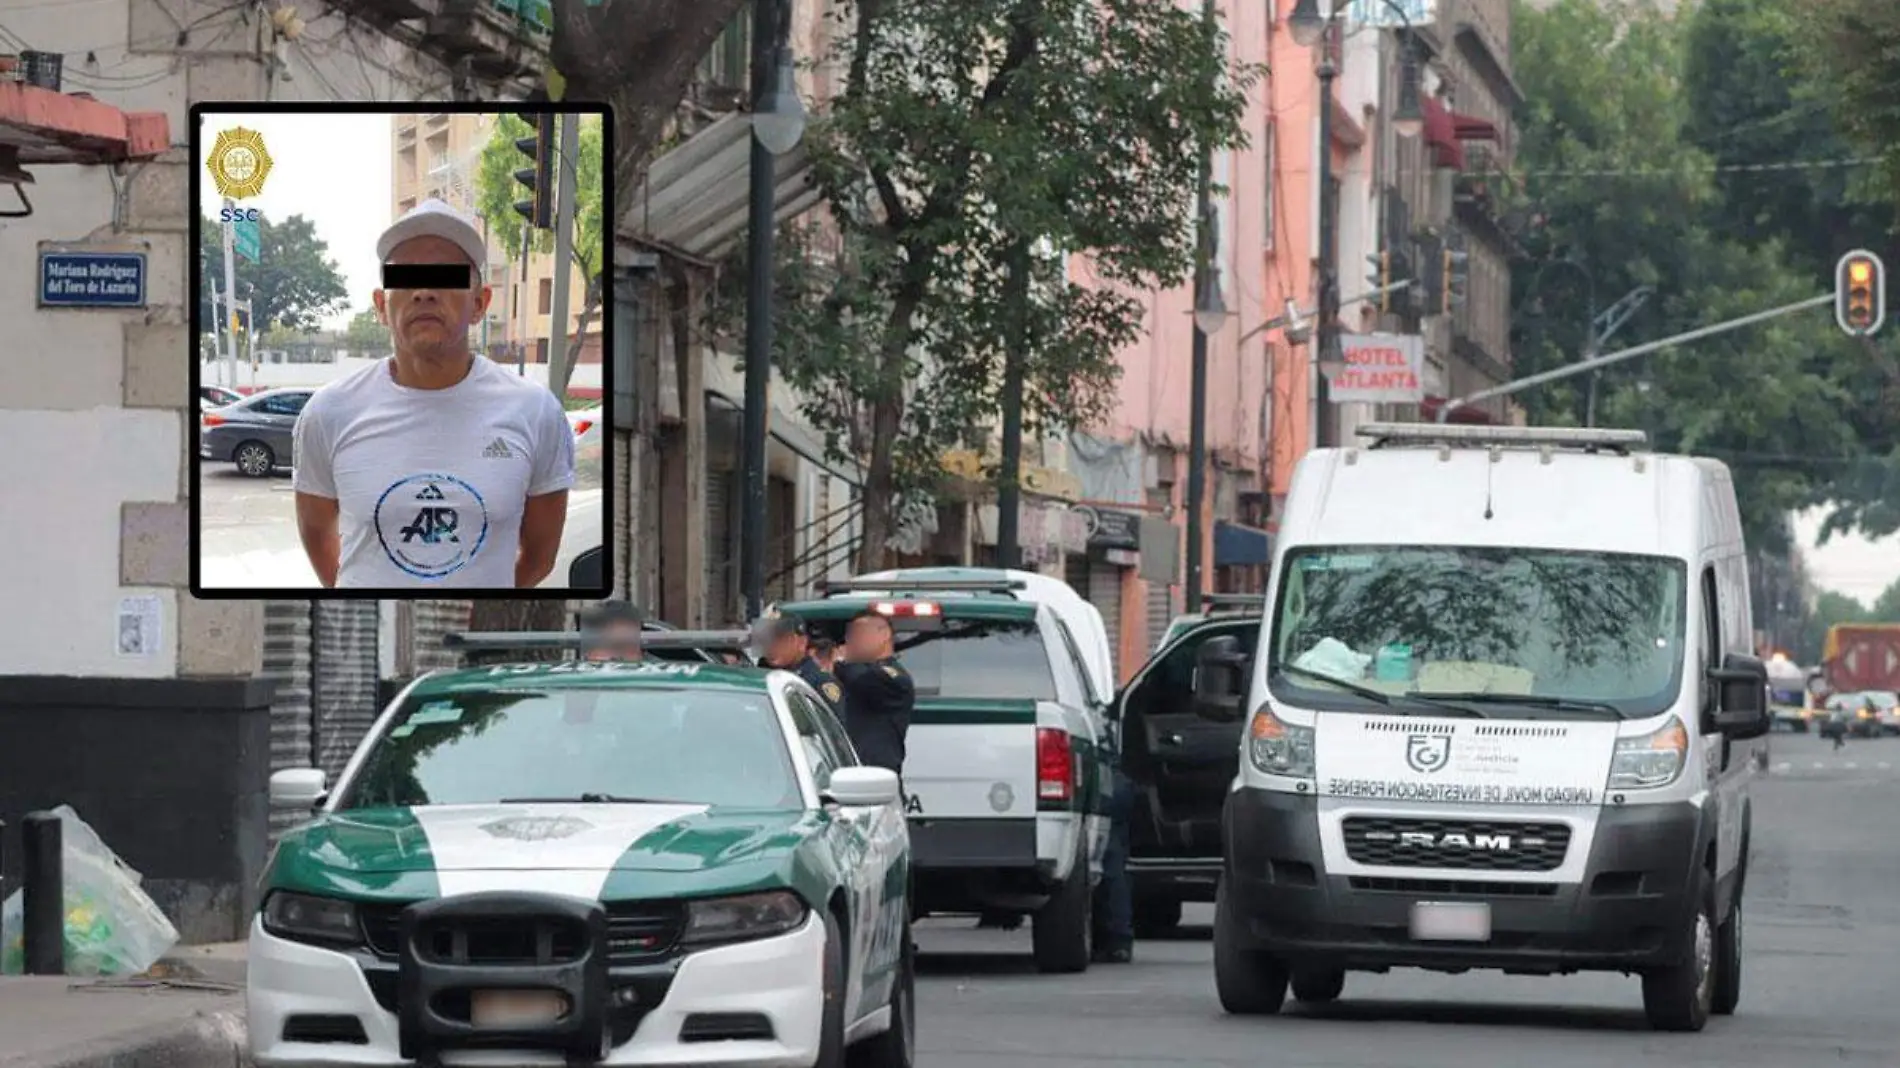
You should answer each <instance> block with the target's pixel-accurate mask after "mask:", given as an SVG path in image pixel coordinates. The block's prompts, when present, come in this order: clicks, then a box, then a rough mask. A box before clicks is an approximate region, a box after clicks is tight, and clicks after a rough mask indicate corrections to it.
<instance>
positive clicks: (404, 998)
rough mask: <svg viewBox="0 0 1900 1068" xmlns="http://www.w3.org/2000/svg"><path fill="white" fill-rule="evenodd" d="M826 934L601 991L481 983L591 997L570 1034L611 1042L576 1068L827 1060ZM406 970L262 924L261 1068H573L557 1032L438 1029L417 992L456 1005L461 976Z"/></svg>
mask: <svg viewBox="0 0 1900 1068" xmlns="http://www.w3.org/2000/svg"><path fill="white" fill-rule="evenodd" d="M454 900H456V899H445V901H454ZM580 904H582V905H583V906H587V905H590V903H585V902H583V903H580ZM824 940H825V930H824V923H823V920H822V919H821V918H819V917H817V916H814V917H812V918H811V919H810V920H809V921H808V922H807V923H806V924H805V925H804V926H803V927H801V928H799V929H798V930H797V931H794V932H792V933H790V934H786V935H781V936H779V937H776V938H768V939H762V940H759V941H756V942H747V943H742V944H739V945H732V946H723V947H719V948H714V949H705V950H699V951H697V952H693V953H689V954H687V955H685V956H684V957H677V958H674V959H671V960H668V961H665V962H662V963H657V964H653V965H646V966H641V967H631V968H625V967H616V966H611V965H609V966H605V967H603V968H602V970H601V978H600V979H599V981H598V982H597V983H596V981H595V980H594V979H591V978H586V977H580V978H576V977H568V976H541V977H539V978H538V979H537V978H534V977H530V976H528V975H527V974H526V972H525V971H521V972H516V973H514V974H500V973H501V972H502V971H504V970H503V969H499V968H495V969H488V972H489V974H487V975H478V976H476V981H477V982H478V983H483V984H484V985H488V984H499V985H498V986H497V987H496V988H498V989H522V988H526V987H532V986H537V985H538V986H542V987H543V988H548V987H550V986H552V987H555V988H558V989H561V990H562V991H563V992H564V993H567V994H569V995H570V996H575V995H578V996H580V997H582V998H586V999H591V1000H589V1001H587V1002H585V1003H580V1002H576V1003H575V1010H576V1011H575V1013H574V1016H575V1017H576V1020H577V1027H576V1028H575V1029H574V1030H575V1031H577V1032H578V1031H579V1029H580V1028H581V1027H592V1026H593V1023H594V1021H598V1020H604V1021H605V1022H606V1023H607V1025H608V1034H609V1042H608V1045H609V1048H608V1049H607V1051H606V1055H605V1056H604V1057H599V1056H598V1053H599V1050H598V1049H593V1050H589V1051H587V1052H586V1053H583V1054H581V1055H579V1056H577V1057H576V1058H574V1060H575V1061H577V1062H579V1063H598V1064H601V1065H603V1066H608V1068H612V1066H619V1065H709V1066H731V1068H740V1066H743V1068H790V1066H803V1065H808V1064H810V1063H812V1061H813V1060H814V1059H815V1058H816V1057H817V1052H818V1043H819V1031H820V1027H821V1023H822V1017H823V1010H824V994H823V990H824V975H823V970H824ZM528 970H532V969H528ZM477 971H481V969H477ZM402 973H403V969H402V967H401V966H400V965H399V964H392V963H391V962H388V961H385V960H380V959H378V958H376V957H374V956H373V955H371V954H370V953H368V952H367V951H364V950H339V949H330V948H324V947H320V946H313V945H306V944H304V943H301V942H292V941H287V940H285V939H281V938H278V937H276V936H274V935H271V934H269V933H268V932H266V931H265V930H264V929H263V925H262V924H261V923H254V924H253V926H252V931H251V941H250V959H249V968H248V985H247V989H246V995H245V1005H246V1012H247V1018H248V1021H249V1031H250V1047H251V1059H252V1061H253V1063H255V1064H256V1065H257V1066H259V1068H343V1066H358V1068H406V1066H408V1065H430V1064H441V1065H491V1064H499V1063H506V1064H508V1065H510V1066H524V1065H538V1064H548V1065H561V1064H565V1063H570V1062H569V1058H568V1056H567V1055H566V1054H565V1053H564V1052H563V1047H565V1048H566V1049H569V1050H571V1049H574V1048H576V1047H577V1046H579V1045H580V1044H581V1040H580V1039H578V1038H569V1037H568V1036H567V1035H565V1034H563V1033H562V1031H561V1029H559V1028H542V1029H540V1030H539V1031H538V1032H535V1029H526V1030H525V1031H522V1030H517V1031H515V1032H507V1033H504V1032H495V1031H488V1030H482V1031H475V1030H470V1029H466V1028H465V1027H464V1026H457V1025H458V1024H462V1023H463V1021H462V1020H461V1019H460V1018H459V1017H460V1016H461V1014H460V1013H459V1012H457V1011H456V1010H455V1009H454V1008H452V1007H451V1008H450V1009H449V1010H448V1012H447V1013H446V1016H447V1017H448V1019H447V1020H446V1021H440V1020H438V1021H436V1022H434V1023H431V1022H430V1021H429V1019H428V1018H429V1017H431V1016H438V1015H443V1014H442V1013H440V1012H439V1011H425V1007H424V1006H421V1005H417V1004H416V1003H415V1002H414V1000H413V999H412V997H411V996H410V995H411V992H412V991H423V990H428V989H433V991H434V993H435V995H436V1002H435V1004H434V1007H435V1008H437V1009H439V1008H440V1007H441V1005H442V1004H444V1003H447V1004H449V1005H451V1006H452V1005H453V1003H454V1002H455V995H454V994H453V991H454V990H456V989H458V986H457V983H456V981H455V980H453V979H452V978H450V977H449V975H448V973H446V972H437V973H435V974H434V976H433V977H428V976H416V977H414V978H412V977H411V976H407V975H404V974H402ZM418 980H424V981H418ZM461 989H465V988H461ZM444 995H447V997H446V998H444ZM596 1034H598V1032H596ZM515 1043H519V1044H518V1045H517V1044H515ZM593 1044H594V1045H596V1046H597V1045H598V1041H597V1040H596V1041H595V1042H594V1043H593ZM597 1058H598V1059H597Z"/></svg>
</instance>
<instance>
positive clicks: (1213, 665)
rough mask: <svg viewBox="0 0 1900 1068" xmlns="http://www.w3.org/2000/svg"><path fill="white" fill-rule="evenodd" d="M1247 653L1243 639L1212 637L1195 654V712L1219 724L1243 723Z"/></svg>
mask: <svg viewBox="0 0 1900 1068" xmlns="http://www.w3.org/2000/svg"><path fill="white" fill-rule="evenodd" d="M1247 660H1248V657H1247V654H1246V653H1244V652H1242V651H1241V648H1240V639H1239V638H1234V637H1221V638H1209V639H1208V640H1207V641H1205V642H1203V643H1201V647H1200V649H1199V650H1197V651H1196V652H1195V654H1194V712H1195V714H1196V715H1198V716H1200V717H1201V718H1202V719H1206V720H1212V721H1213V722H1215V723H1238V722H1240V714H1241V702H1242V698H1243V696H1244V694H1243V691H1244V689H1245V688H1246V685H1247V678H1246V675H1247Z"/></svg>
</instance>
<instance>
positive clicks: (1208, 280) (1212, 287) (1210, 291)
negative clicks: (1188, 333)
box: [1194, 263, 1229, 337]
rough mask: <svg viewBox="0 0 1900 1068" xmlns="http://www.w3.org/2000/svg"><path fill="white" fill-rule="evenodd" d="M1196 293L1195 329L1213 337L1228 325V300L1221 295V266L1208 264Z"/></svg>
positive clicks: (1202, 273)
mask: <svg viewBox="0 0 1900 1068" xmlns="http://www.w3.org/2000/svg"><path fill="white" fill-rule="evenodd" d="M1197 289H1198V292H1196V293H1195V294H1194V329H1196V330H1199V331H1200V332H1201V333H1202V334H1204V335H1206V336H1208V337H1213V336H1214V335H1215V334H1218V333H1220V332H1221V327H1223V326H1226V325H1227V317H1228V314H1229V312H1228V310H1227V301H1226V300H1225V299H1224V298H1223V297H1222V296H1221V291H1220V267H1219V266H1218V265H1216V264H1212V263H1210V264H1208V265H1207V269H1206V270H1204V271H1202V272H1201V284H1200V285H1199V286H1198V287H1197Z"/></svg>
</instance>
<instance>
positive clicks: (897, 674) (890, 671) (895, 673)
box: [884, 664, 904, 679]
mask: <svg viewBox="0 0 1900 1068" xmlns="http://www.w3.org/2000/svg"><path fill="white" fill-rule="evenodd" d="M884 674H886V675H889V676H890V677H891V678H894V679H901V678H903V677H904V673H903V672H901V671H899V670H897V669H896V668H894V667H892V666H890V665H889V664H886V665H884Z"/></svg>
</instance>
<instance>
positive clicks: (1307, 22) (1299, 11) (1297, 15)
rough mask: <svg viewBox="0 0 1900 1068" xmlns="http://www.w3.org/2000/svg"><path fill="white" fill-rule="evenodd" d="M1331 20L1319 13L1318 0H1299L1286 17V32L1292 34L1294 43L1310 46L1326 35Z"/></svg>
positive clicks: (1305, 46)
mask: <svg viewBox="0 0 1900 1068" xmlns="http://www.w3.org/2000/svg"><path fill="white" fill-rule="evenodd" d="M1331 22H1332V19H1331V18H1329V17H1327V16H1325V15H1322V14H1320V13H1319V0H1300V2H1299V3H1297V4H1294V5H1293V11H1292V13H1291V14H1289V15H1287V17H1286V32H1288V33H1290V34H1292V35H1293V43H1294V44H1296V45H1299V46H1300V47H1301V48H1311V47H1313V46H1314V45H1316V44H1318V43H1319V42H1320V40H1321V39H1322V38H1324V37H1325V36H1326V28H1327V26H1328V25H1329V24H1330V23H1331Z"/></svg>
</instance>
